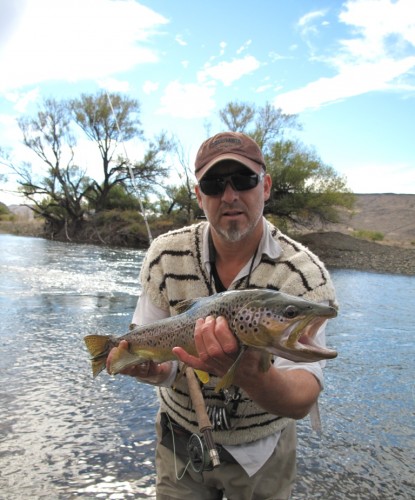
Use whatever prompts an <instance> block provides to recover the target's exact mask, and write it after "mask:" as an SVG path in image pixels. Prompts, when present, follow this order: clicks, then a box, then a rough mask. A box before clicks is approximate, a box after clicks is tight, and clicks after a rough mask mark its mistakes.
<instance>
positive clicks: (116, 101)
mask: <svg viewBox="0 0 415 500" xmlns="http://www.w3.org/2000/svg"><path fill="white" fill-rule="evenodd" d="M71 109H72V113H73V117H74V120H75V122H76V123H77V124H78V125H79V126H80V127H81V129H82V130H83V131H84V132H85V134H86V135H87V137H88V138H89V139H90V140H92V141H94V142H96V143H97V145H98V149H99V153H100V155H101V158H102V172H103V180H102V182H97V181H94V183H93V185H92V187H91V189H90V191H89V192H88V199H89V201H90V203H91V205H92V206H93V207H94V208H95V210H96V211H98V212H99V211H101V210H104V209H107V208H109V204H110V205H113V202H114V197H110V192H111V190H112V189H113V188H114V187H116V186H117V185H119V184H122V185H124V186H125V187H126V188H128V189H130V191H131V190H133V189H136V190H137V191H138V192H137V195H138V197H140V196H141V195H140V192H143V193H146V194H147V193H148V192H150V191H155V190H157V186H160V185H161V183H162V179H164V178H165V176H166V175H167V173H168V168H167V167H166V165H165V163H164V159H165V154H166V153H167V152H168V151H170V150H171V148H172V142H171V140H170V139H168V137H167V134H166V133H165V132H161V133H160V134H159V135H158V136H156V138H155V139H154V140H152V141H150V142H149V143H148V146H147V150H146V151H145V153H144V157H143V159H142V160H139V161H134V162H131V161H130V160H129V159H128V158H127V154H126V152H125V148H124V154H119V152H118V147H119V144H125V143H127V142H128V141H130V140H131V139H134V138H139V139H142V140H144V134H143V131H142V130H141V128H140V126H141V122H140V119H139V113H140V105H139V102H138V101H137V100H135V99H129V98H127V97H124V96H122V95H120V94H115V93H112V94H106V93H104V92H100V93H98V94H97V95H87V94H83V95H81V97H80V99H74V100H72V101H71ZM131 192H132V191H131ZM110 198H112V199H111V203H110V202H109V200H110Z"/></svg>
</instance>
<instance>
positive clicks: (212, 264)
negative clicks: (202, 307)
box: [208, 231, 259, 292]
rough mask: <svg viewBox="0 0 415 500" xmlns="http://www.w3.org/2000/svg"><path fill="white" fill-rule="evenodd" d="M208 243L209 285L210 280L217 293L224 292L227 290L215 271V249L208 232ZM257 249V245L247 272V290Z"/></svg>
mask: <svg viewBox="0 0 415 500" xmlns="http://www.w3.org/2000/svg"><path fill="white" fill-rule="evenodd" d="M208 243H209V264H210V285H212V280H213V281H214V282H215V288H216V291H217V292H225V291H226V290H227V289H226V287H225V285H224V284H223V283H222V281H221V279H220V276H219V273H218V270H217V269H216V248H215V245H214V244H213V238H212V232H211V231H209V236H208ZM258 248H259V244H258V246H257V247H256V249H255V252H254V255H253V257H252V260H251V264H250V266H249V271H248V278H247V281H246V286H245V288H249V285H250V283H251V274H252V271H253V269H254V264H255V259H256V256H257V254H258Z"/></svg>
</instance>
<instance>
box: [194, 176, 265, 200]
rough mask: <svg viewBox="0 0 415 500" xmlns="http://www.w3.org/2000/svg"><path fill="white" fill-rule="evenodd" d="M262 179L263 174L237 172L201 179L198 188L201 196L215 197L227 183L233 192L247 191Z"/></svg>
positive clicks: (223, 189) (222, 190)
mask: <svg viewBox="0 0 415 500" xmlns="http://www.w3.org/2000/svg"><path fill="white" fill-rule="evenodd" d="M264 177H265V173H264V172H261V173H260V174H252V173H241V172H237V173H235V174H230V175H216V176H212V177H203V179H200V181H199V186H200V190H201V191H202V193H203V194H206V195H207V196H216V195H218V194H222V193H223V192H224V191H225V189H226V185H227V184H228V182H229V184H230V185H231V186H232V189H234V190H235V191H248V190H249V189H253V188H254V187H256V186H258V183H259V182H261V181H262V179H263V178H264Z"/></svg>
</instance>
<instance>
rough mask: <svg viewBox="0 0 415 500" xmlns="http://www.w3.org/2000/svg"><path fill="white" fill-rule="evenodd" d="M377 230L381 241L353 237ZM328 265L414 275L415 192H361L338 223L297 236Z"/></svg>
mask: <svg viewBox="0 0 415 500" xmlns="http://www.w3.org/2000/svg"><path fill="white" fill-rule="evenodd" d="M354 231H368V232H378V233H381V234H382V235H383V236H384V239H383V240H382V241H381V242H378V243H375V242H373V241H366V240H362V239H358V238H354V237H352V234H353V233H354ZM297 239H299V240H300V241H301V242H302V243H304V244H305V245H306V246H307V247H309V248H310V249H311V250H312V251H313V252H314V253H316V254H317V255H318V256H319V257H320V258H321V259H322V260H323V262H325V264H326V265H327V266H328V267H333V268H342V269H360V270H366V271H376V272H385V273H398V274H406V275H415V195H414V194H359V195H356V204H355V207H354V210H353V212H350V213H348V212H346V211H344V212H343V213H342V216H341V222H340V223H339V224H331V225H329V226H327V227H325V228H324V231H316V232H312V233H308V234H304V235H302V236H300V237H298V238H297Z"/></svg>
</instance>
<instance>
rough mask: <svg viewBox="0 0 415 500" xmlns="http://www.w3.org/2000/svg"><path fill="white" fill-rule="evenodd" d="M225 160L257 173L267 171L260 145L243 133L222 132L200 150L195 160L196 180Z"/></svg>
mask: <svg viewBox="0 0 415 500" xmlns="http://www.w3.org/2000/svg"><path fill="white" fill-rule="evenodd" d="M223 160H235V161H237V162H239V163H242V165H245V166H246V167H248V168H250V169H251V170H253V171H256V170H257V168H258V166H261V167H262V168H263V169H264V170H265V160H264V157H263V155H262V151H261V149H260V148H259V146H258V144H257V143H256V142H255V141H254V140H253V139H251V138H250V137H249V136H247V135H245V134H243V133H242V132H221V133H219V134H216V135H214V136H213V137H211V138H210V139H207V140H206V141H205V142H203V143H202V145H201V146H200V148H199V151H198V152H197V155H196V160H195V174H196V178H197V179H198V180H200V179H201V178H202V177H203V176H204V175H205V174H206V172H207V171H208V170H209V169H210V168H212V167H213V166H214V165H216V164H217V163H219V162H221V161H223Z"/></svg>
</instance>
